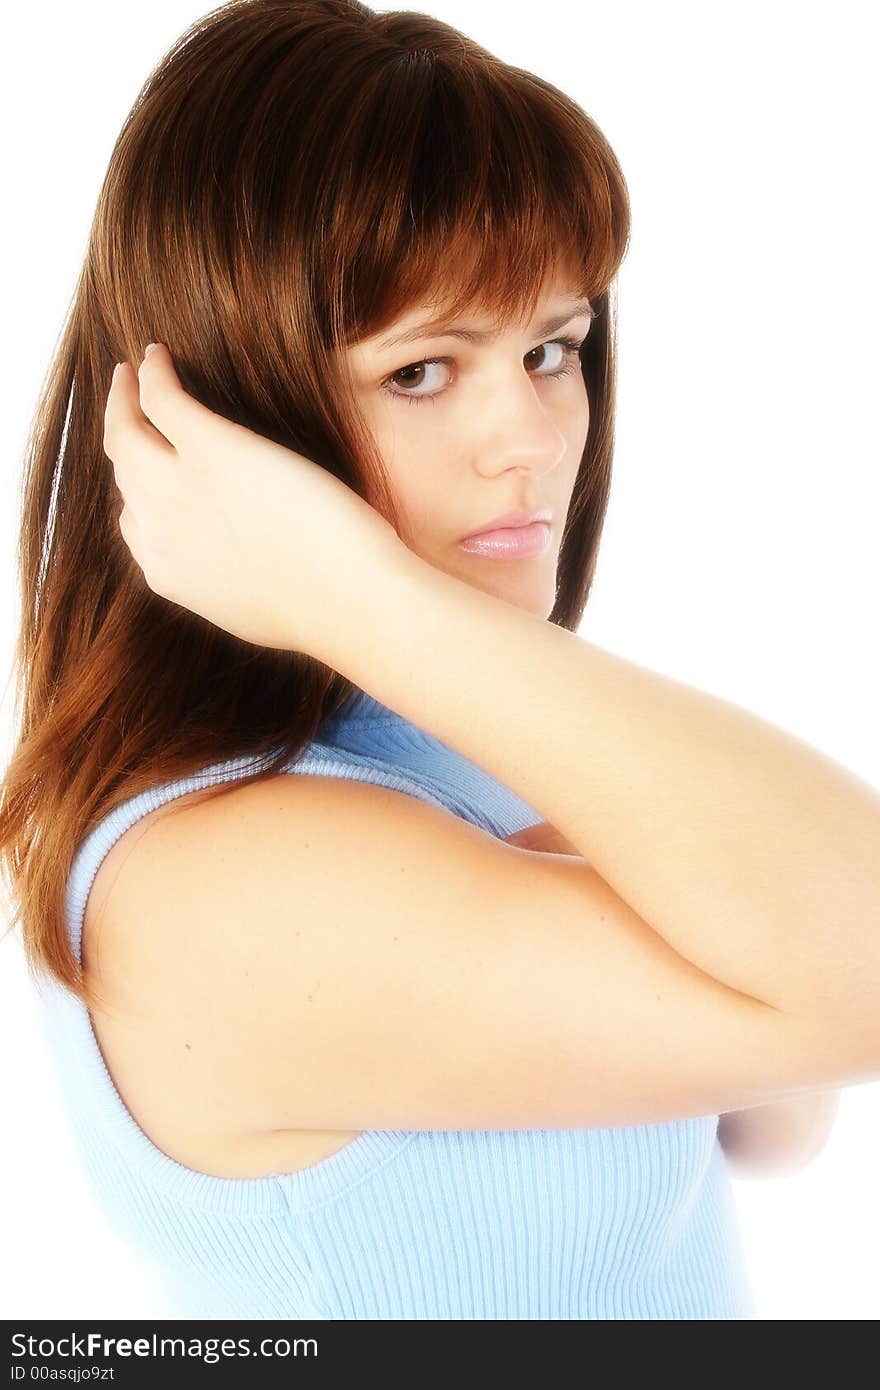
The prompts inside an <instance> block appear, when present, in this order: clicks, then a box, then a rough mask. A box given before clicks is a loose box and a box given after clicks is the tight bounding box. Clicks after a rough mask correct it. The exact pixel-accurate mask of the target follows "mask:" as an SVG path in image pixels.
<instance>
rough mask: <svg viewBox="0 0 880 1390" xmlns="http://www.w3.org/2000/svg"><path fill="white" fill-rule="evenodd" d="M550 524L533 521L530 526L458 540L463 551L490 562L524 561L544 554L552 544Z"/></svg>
mask: <svg viewBox="0 0 880 1390" xmlns="http://www.w3.org/2000/svg"><path fill="white" fill-rule="evenodd" d="M550 529H551V528H550V523H549V522H548V521H533V522H532V523H531V525H529V526H504V527H501V528H500V529H499V530H497V531H481V532H480V534H479V535H477V536H468V537H467V539H466V540H463V541H459V542H458V545H459V547H460V549H462V550H466V551H467V552H468V554H469V555H482V556H483V557H484V558H485V559H487V560H525V559H528V558H529V557H530V556H533V555H543V553H544V551H545V550H546V549H547V548H548V546H549V544H550Z"/></svg>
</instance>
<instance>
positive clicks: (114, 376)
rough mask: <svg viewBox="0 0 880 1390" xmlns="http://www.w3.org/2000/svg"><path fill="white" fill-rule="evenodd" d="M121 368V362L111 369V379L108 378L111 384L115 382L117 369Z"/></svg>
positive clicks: (117, 373)
mask: <svg viewBox="0 0 880 1390" xmlns="http://www.w3.org/2000/svg"><path fill="white" fill-rule="evenodd" d="M121 366H122V363H121V362H117V363H116V366H115V367H114V368H113V375H112V377H111V378H110V381H111V383H112V382H114V381H115V380H116V378H117V376H118V375H119V368H120V367H121Z"/></svg>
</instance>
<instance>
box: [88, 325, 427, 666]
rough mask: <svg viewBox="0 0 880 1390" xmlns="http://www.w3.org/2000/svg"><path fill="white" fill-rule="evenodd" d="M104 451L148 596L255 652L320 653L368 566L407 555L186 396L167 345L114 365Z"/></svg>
mask: <svg viewBox="0 0 880 1390" xmlns="http://www.w3.org/2000/svg"><path fill="white" fill-rule="evenodd" d="M104 450H105V452H106V454H107V455H108V457H109V458H110V459H111V460H112V462H113V473H114V477H115V479H116V484H117V487H118V488H119V490H120V492H121V494H122V498H123V503H124V505H123V508H122V512H121V514H120V517H119V529H120V531H121V532H122V536H123V539H124V541H125V543H126V545H127V546H128V548H129V550H130V551H131V554H132V556H133V557H134V559H135V561H136V562H137V564H138V565H139V566H140V568H141V570H142V571H143V574H144V578H145V579H146V582H147V584H148V585H149V587H150V588H151V589H152V590H153V592H154V593H156V594H159V595H161V597H162V598H166V599H170V600H171V601H172V602H173V603H178V604H180V605H181V606H182V607H184V608H188V609H189V610H190V611H191V612H193V613H198V614H200V615H201V616H202V617H203V618H206V619H207V620H208V621H209V622H211V623H214V624H215V625H216V626H217V627H220V628H223V629H224V630H225V631H226V632H231V633H232V634H233V635H234V636H236V637H240V638H242V639H243V640H244V641H246V642H254V643H257V644H258V645H260V646H264V647H276V648H280V649H282V650H297V651H305V652H307V653H308V654H309V655H312V656H318V657H320V655H321V651H322V645H321V634H322V632H325V633H326V631H327V630H328V625H329V624H332V623H333V621H334V613H335V612H336V613H341V612H342V611H344V607H345V605H346V604H350V603H352V602H354V601H355V599H356V597H357V594H358V593H359V592H362V591H363V587H364V583H365V575H364V573H363V569H364V566H368V565H370V564H379V563H384V562H385V559H386V557H388V558H389V559H390V557H391V556H393V555H394V554H395V553H396V552H400V551H403V550H405V547H404V545H403V542H402V541H401V540H400V539H399V537H398V535H397V533H396V531H395V530H394V528H393V527H392V526H391V525H390V524H389V523H388V522H387V521H386V520H385V518H384V517H382V516H381V515H380V514H379V513H378V512H377V511H376V510H375V509H374V508H373V507H371V506H370V505H369V503H367V502H365V501H364V500H363V498H361V497H359V496H358V494H357V493H356V492H354V491H353V490H352V489H351V488H349V487H347V486H346V485H345V483H343V482H341V481H340V480H339V479H338V478H335V477H334V476H333V474H332V473H328V472H327V471H326V470H325V469H323V468H321V467H319V466H318V465H317V464H315V463H313V462H311V460H309V459H307V458H304V457H303V456H302V455H301V454H297V453H294V452H293V451H292V450H290V449H285V448H284V447H283V446H282V445H280V444H275V443H273V442H272V441H271V440H268V439H264V438H263V437H262V436H261V435H258V434H255V433H254V432H253V431H252V430H249V429H246V428H244V427H243V426H241V425H237V424H234V423H233V422H232V421H231V420H227V419H225V418H224V417H223V416H221V415H216V414H214V412H213V411H211V410H208V409H207V407H205V406H203V405H201V404H200V402H198V401H197V400H195V398H194V397H192V396H190V395H188V394H187V392H186V391H184V389H183V387H182V386H181V384H180V380H179V378H178V376H177V373H176V372H175V370H174V365H173V363H172V360H171V355H170V353H169V352H168V349H167V348H166V347H164V346H163V345H162V344H158V345H156V347H155V348H154V349H153V350H152V351H151V352H150V353H149V354H147V355H146V356H145V358H144V360H143V362H142V363H141V365H140V367H139V369H138V371H137V372H135V370H134V369H133V368H132V367H131V365H130V364H129V363H128V362H123V363H121V364H120V365H119V366H118V368H117V369H116V372H115V375H114V380H113V383H112V385H111V388H110V393H109V395H108V398H107V407H106V411H105V416H104Z"/></svg>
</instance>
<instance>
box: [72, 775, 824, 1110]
mask: <svg viewBox="0 0 880 1390" xmlns="http://www.w3.org/2000/svg"><path fill="white" fill-rule="evenodd" d="M99 942H100V945H99V954H98V955H97V957H96V965H98V966H100V972H101V973H100V976H99V983H100V984H101V986H102V987H103V988H105V990H106V989H109V993H110V995H111V996H112V997H113V998H114V999H115V1000H116V1001H117V1003H118V1005H119V1008H120V1009H121V1011H122V1012H123V1013H124V1014H126V1015H127V1017H128V1018H129V1019H130V1020H131V1022H132V1026H134V1027H142V1028H144V1029H148V1030H149V1031H150V1034H151V1036H154V1037H155V1036H156V1035H157V1032H158V1033H159V1034H160V1035H161V1037H162V1040H163V1047H164V1048H165V1052H166V1056H169V1055H170V1056H172V1057H173V1056H174V1055H175V1054H176V1051H179V1055H180V1058H181V1063H183V1061H184V1059H185V1071H182V1072H181V1082H180V1084H181V1085H187V1086H191V1087H192V1095H193V1103H194V1104H197V1103H199V1097H202V1098H205V1097H207V1096H211V1097H212V1098H213V1100H214V1101H215V1102H216V1103H217V1104H222V1106H223V1109H224V1113H225V1114H226V1115H227V1116H228V1118H229V1123H230V1124H236V1125H241V1126H243V1127H250V1126H252V1127H254V1128H256V1129H263V1128H266V1129H270V1128H285V1129H291V1128H305V1129H343V1130H360V1129H368V1128H370V1129H383V1128H412V1129H453V1128H464V1129H472V1128H477V1129H482V1128H490V1129H507V1128H565V1127H588V1126H600V1125H622V1124H631V1123H639V1122H651V1121H662V1120H665V1119H670V1118H676V1117H685V1116H689V1115H704V1114H712V1113H718V1112H719V1111H724V1110H732V1109H736V1108H738V1107H741V1106H746V1105H751V1104H756V1103H759V1102H762V1101H769V1100H772V1099H774V1098H775V1097H777V1096H779V1095H784V1094H786V1093H788V1092H789V1091H790V1090H792V1089H796V1088H797V1087H799V1086H807V1085H816V1086H818V1085H822V1084H823V1083H825V1084H827V1083H831V1082H833V1080H834V1079H835V1078H836V1077H837V1076H838V1075H839V1074H840V1072H841V1071H842V1070H843V1069H844V1067H845V1063H844V1062H843V1061H841V1060H840V1058H839V1057H836V1056H835V1055H834V1051H833V1048H832V1049H831V1051H830V1052H829V1044H830V1040H829V1039H828V1038H827V1036H822V1034H821V1033H820V1032H819V1030H818V1029H815V1030H814V1029H812V1028H811V1027H810V1026H809V1025H807V1024H804V1023H803V1022H801V1021H798V1020H795V1019H793V1018H791V1017H789V1016H786V1015H784V1014H782V1013H780V1012H778V1011H777V1010H776V1009H774V1008H773V1007H771V1006H770V1005H768V1004H766V1003H764V1002H762V1001H760V1000H757V999H754V998H751V997H750V996H747V995H744V994H740V993H738V992H737V991H735V990H733V989H730V988H728V987H727V986H725V985H723V984H721V983H719V982H718V981H716V980H714V979H712V978H710V977H709V976H707V975H705V974H704V973H702V972H701V971H700V970H699V969H698V968H697V967H696V966H694V965H692V964H691V963H690V962H688V961H686V960H684V959H683V958H682V957H681V956H679V955H678V954H677V953H676V952H675V951H674V950H673V949H672V948H671V947H670V946H669V945H668V944H667V943H666V942H665V941H664V940H663V939H662V938H661V937H660V936H659V935H658V934H657V933H656V932H655V931H654V930H653V929H652V928H651V927H650V926H649V925H648V924H647V923H645V922H644V921H643V920H642V919H641V918H640V917H639V916H638V914H637V913H635V912H634V911H633V910H632V909H631V908H630V907H629V906H628V905H627V904H626V903H625V902H623V901H622V900H621V899H620V898H619V897H618V896H617V895H616V894H615V893H614V892H613V891H612V889H611V888H610V887H609V885H608V884H607V883H606V882H605V881H604V880H603V879H602V878H600V877H599V875H598V874H597V873H596V872H595V870H593V869H592V868H591V866H590V865H589V864H588V863H587V862H586V861H585V860H582V859H577V858H573V857H568V856H565V855H557V854H545V853H535V852H531V851H528V850H524V849H519V848H515V847H514V846H511V845H509V844H506V843H504V842H503V841H500V840H496V839H495V838H494V837H493V836H491V835H489V834H487V833H486V832H484V831H483V830H481V829H479V828H477V827H476V826H474V825H472V824H470V823H469V822H467V821H464V820H462V819H459V818H458V817H456V816H454V815H452V814H450V813H448V812H446V811H443V810H440V809H439V808H437V807H434V806H430V805H427V804H426V803H424V802H422V801H420V800H418V799H417V798H415V797H412V796H409V795H406V794H404V793H401V792H398V791H394V790H391V789H389V788H387V787H384V786H375V785H371V784H369V783H366V782H361V781H348V780H345V779H338V778H333V777H313V776H307V775H303V774H297V775H290V774H281V775H280V776H278V777H277V778H272V779H270V780H268V781H263V782H258V783H254V784H250V785H245V786H244V787H241V788H235V789H233V790H231V791H229V792H226V793H224V794H223V795H222V796H221V797H219V798H216V799H209V800H207V801H201V802H199V803H197V804H195V805H192V806H189V807H186V808H184V809H182V810H181V811H180V812H179V813H178V814H174V815H169V816H166V817H162V818H159V819H157V820H156V821H155V822H154V823H153V824H152V825H151V826H150V828H149V830H148V831H147V832H146V833H145V834H143V835H142V836H141V837H140V838H139V839H138V840H137V841H136V843H135V844H134V847H133V849H132V850H131V851H130V852H129V853H128V855H127V857H126V858H125V859H124V861H123V862H122V864H121V867H119V868H118V870H117V873H116V876H115V878H114V880H113V882H112V884H111V885H110V888H109V890H108V893H107V896H106V897H105V900H104V904H103V913H102V925H101V932H100V938H99Z"/></svg>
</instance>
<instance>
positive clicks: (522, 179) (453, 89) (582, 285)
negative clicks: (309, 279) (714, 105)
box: [319, 51, 628, 346]
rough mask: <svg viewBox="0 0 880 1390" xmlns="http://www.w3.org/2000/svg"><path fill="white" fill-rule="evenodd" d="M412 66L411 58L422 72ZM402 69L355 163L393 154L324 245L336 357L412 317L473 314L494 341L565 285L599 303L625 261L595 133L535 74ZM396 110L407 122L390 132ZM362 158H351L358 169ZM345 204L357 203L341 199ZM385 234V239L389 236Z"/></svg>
mask: <svg viewBox="0 0 880 1390" xmlns="http://www.w3.org/2000/svg"><path fill="white" fill-rule="evenodd" d="M411 57H412V55H411V54H407V55H405V58H406V59H411ZM419 58H420V61H419V62H418V63H414V62H412V61H406V60H402V59H401V58H400V57H399V56H398V57H396V58H395V59H394V61H393V62H391V63H390V64H389V65H388V67H387V68H383V69H382V70H381V72H378V73H377V74H376V81H375V85H374V87H373V89H372V90H371V91H370V92H369V93H367V94H365V93H364V92H363V91H362V92H361V94H360V102H359V105H358V122H359V124H360V126H361V127H362V129H361V130H354V131H353V130H352V129H351V126H349V128H348V130H347V132H346V135H347V140H348V142H349V147H351V146H352V145H353V146H354V149H355V150H358V149H359V148H362V145H363V142H364V141H366V140H372V141H373V144H374V145H375V138H376V137H375V131H376V130H377V129H379V128H381V129H382V130H383V134H384V140H385V142H386V145H385V148H384V150H383V152H382V158H381V159H379V158H378V157H377V156H376V152H375V148H374V150H373V159H372V161H371V165H370V178H369V180H363V181H362V182H361V183H360V185H359V187H358V189H357V205H356V207H355V206H352V207H343V206H340V205H339V204H338V203H337V205H336V206H335V207H334V208H333V209H332V214H330V215H329V218H328V220H329V222H330V223H331V224H332V225H333V226H335V227H336V228H338V229H339V232H340V235H339V239H338V241H337V243H336V244H334V245H327V246H326V250H327V252H328V253H329V255H330V257H331V259H332V263H333V266H334V271H335V276H334V275H330V274H327V273H323V274H321V275H320V276H319V278H320V279H321V280H323V282H324V283H327V284H336V285H337V288H338V298H337V303H336V306H335V314H331V317H332V318H333V320H334V324H335V334H334V336H335V341H336V343H337V344H338V345H342V346H344V345H347V344H348V343H351V342H352V341H356V340H358V339H360V338H364V337H369V336H371V335H372V334H374V333H376V332H378V331H380V330H381V329H382V328H384V327H386V326H387V325H388V324H389V323H390V322H392V321H393V320H394V319H396V318H398V317H399V316H401V315H402V314H403V313H405V312H406V311H407V310H408V309H410V308H411V307H412V306H414V305H421V306H430V308H431V309H433V310H436V311H437V312H439V313H442V314H444V315H446V316H449V317H451V318H454V317H457V316H458V315H460V314H462V313H463V312H465V311H466V310H469V309H472V308H475V307H476V308H481V309H485V310H487V311H489V312H491V313H492V315H493V317H494V319H495V320H496V321H497V322H498V324H499V326H501V327H502V328H503V327H506V326H507V325H509V324H510V323H514V322H520V321H527V320H528V319H530V318H531V317H532V316H533V315H534V313H535V311H536V309H537V305H538V302H539V300H540V299H541V297H542V295H543V294H544V293H545V291H546V286H547V283H548V281H549V280H550V279H553V278H556V277H558V279H559V282H560V285H562V286H564V288H565V290H566V291H569V290H570V291H571V292H572V293H573V294H576V295H578V296H585V297H587V298H588V299H589V300H590V301H591V303H593V302H594V301H596V300H599V299H600V298H601V297H602V296H603V295H605V294H606V293H607V290H608V288H609V286H610V284H611V283H612V281H613V280H614V277H615V276H616V274H617V271H618V269H619V266H620V263H621V261H622V259H623V257H624V255H625V253H626V247H627V236H628V219H627V218H626V217H625V216H623V208H622V206H621V203H620V192H619V190H620V187H621V183H620V180H621V179H622V176H621V175H620V173H619V169H618V166H617V161H616V159H615V156H614V154H613V152H612V151H611V149H610V147H609V146H608V145H607V143H606V141H605V139H604V137H603V136H602V135H601V132H599V131H598V128H597V127H596V126H595V124H594V123H593V121H592V120H591V119H590V117H589V116H588V115H587V114H586V113H585V112H584V111H583V110H581V108H580V107H578V106H577V105H576V103H574V102H573V101H571V100H570V99H569V98H568V97H566V96H564V95H563V94H562V93H560V92H558V91H557V90H556V89H555V88H553V87H551V86H550V85H549V84H546V83H544V82H542V81H541V80H540V79H538V78H536V77H534V76H533V75H532V74H530V73H527V72H524V71H521V70H519V69H510V68H506V67H504V66H503V65H502V64H500V63H498V62H497V61H495V60H491V61H489V60H487V61H485V62H482V63H480V68H481V71H480V73H479V80H475V74H474V70H473V64H474V60H473V59H472V60H471V62H470V63H469V64H467V65H466V64H463V63H458V64H456V63H451V62H449V61H447V60H446V59H445V58H444V59H442V60H441V59H438V58H437V57H435V56H433V55H429V54H425V53H424V51H420V53H419ZM389 105H390V106H391V107H392V108H393V109H398V108H399V109H401V110H402V109H405V110H406V113H407V119H406V121H405V122H390V121H388V119H387V112H388V107H389ZM361 158H362V156H359V155H357V154H354V155H352V160H353V162H354V163H356V164H357V163H359V162H360V160H361ZM336 192H337V195H338V196H344V195H345V192H346V189H345V186H344V183H343V184H339V183H337V185H336ZM378 229H381V234H379V233H378Z"/></svg>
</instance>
